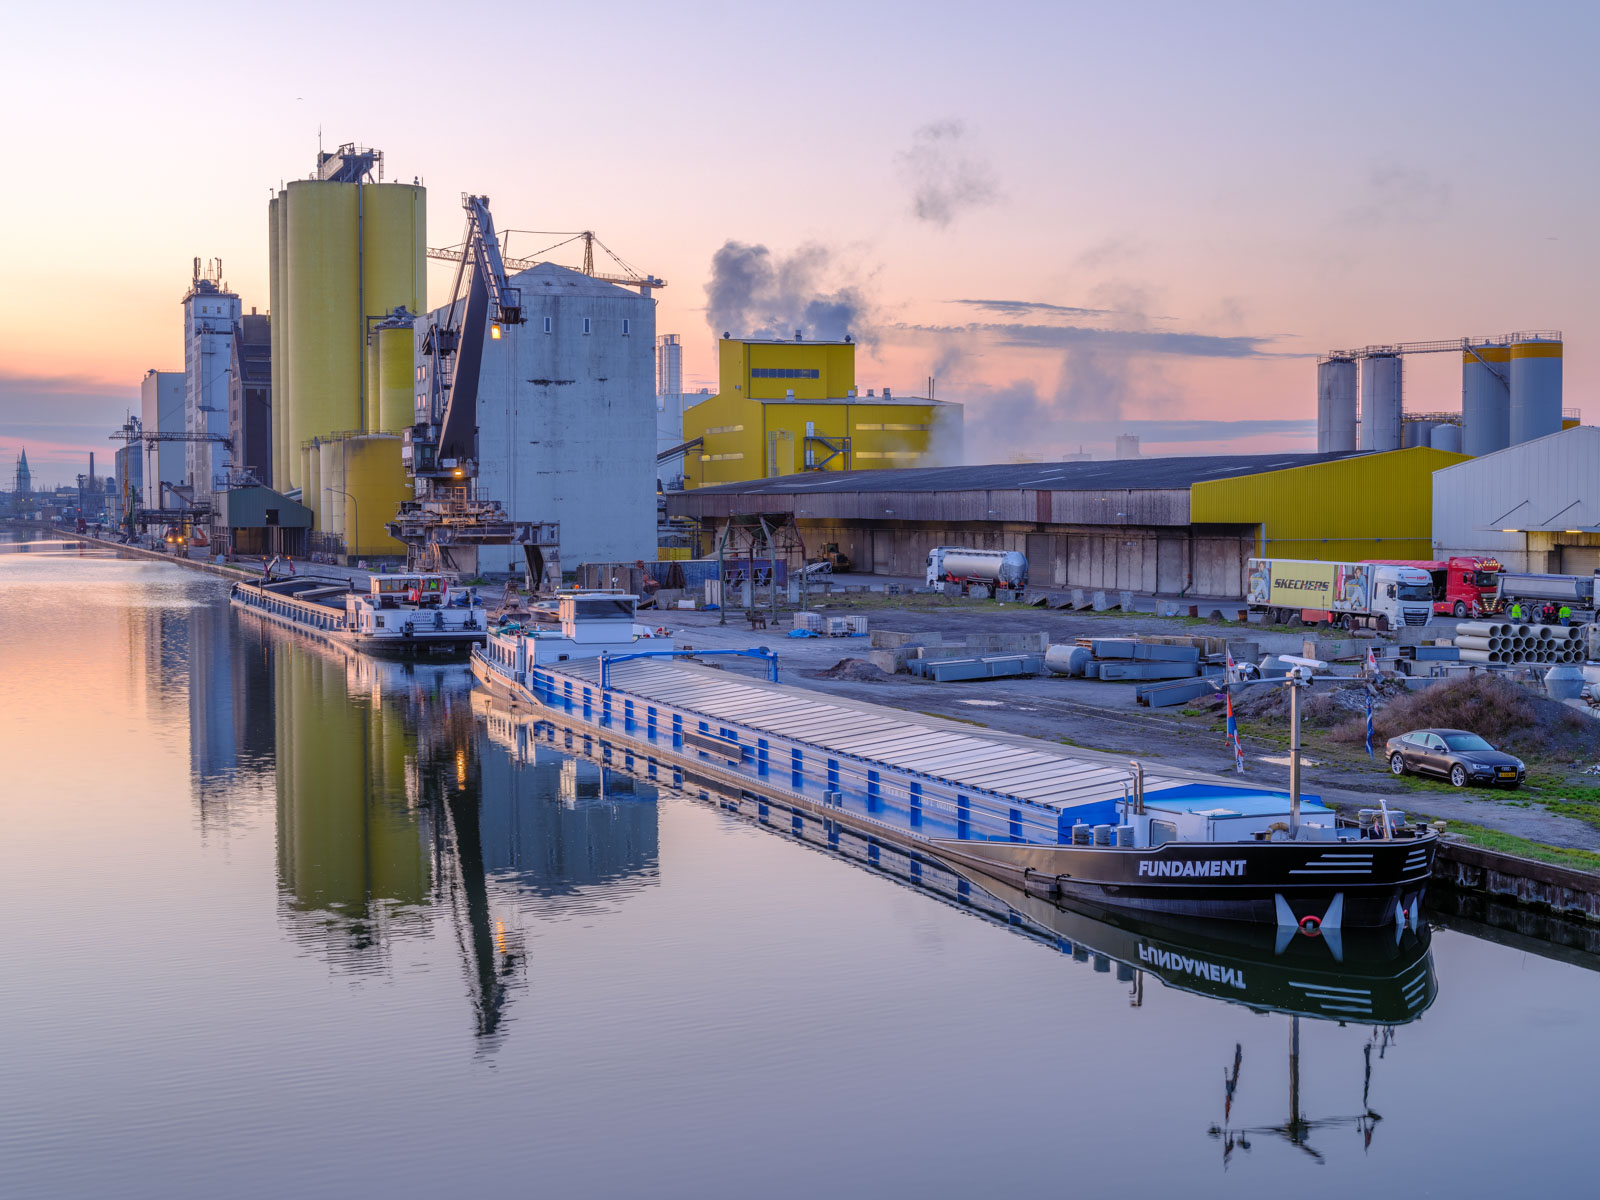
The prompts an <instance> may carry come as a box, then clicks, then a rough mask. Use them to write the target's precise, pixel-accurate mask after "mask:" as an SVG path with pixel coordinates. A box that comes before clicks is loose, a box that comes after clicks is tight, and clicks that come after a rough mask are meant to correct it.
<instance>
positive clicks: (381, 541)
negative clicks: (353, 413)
mask: <svg viewBox="0 0 1600 1200" xmlns="http://www.w3.org/2000/svg"><path fill="white" fill-rule="evenodd" d="M342 466H343V475H344V483H343V485H342V486H343V488H344V490H345V491H346V492H348V493H349V495H350V501H349V502H347V506H346V508H345V510H344V512H343V516H344V529H345V553H346V554H348V555H350V556H352V557H357V556H359V557H363V558H372V557H385V556H399V555H403V554H405V552H406V548H405V544H404V543H403V542H399V541H396V540H395V539H394V538H392V537H390V536H389V531H388V529H387V528H386V526H387V525H388V523H389V522H390V521H392V520H394V516H395V513H397V512H398V511H399V510H400V502H401V501H402V500H410V499H412V490H411V485H410V481H409V480H408V479H407V478H406V472H405V467H404V466H403V465H402V464H401V462H400V438H399V437H398V436H396V435H395V434H392V433H378V434H368V435H366V436H364V437H353V438H346V439H345V441H344V444H343V460H342Z"/></svg>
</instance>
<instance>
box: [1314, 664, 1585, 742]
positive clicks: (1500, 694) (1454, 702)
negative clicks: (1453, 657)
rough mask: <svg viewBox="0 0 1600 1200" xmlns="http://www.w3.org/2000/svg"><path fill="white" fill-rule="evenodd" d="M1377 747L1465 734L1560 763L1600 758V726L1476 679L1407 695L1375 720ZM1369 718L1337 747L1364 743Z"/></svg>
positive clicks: (1347, 726) (1516, 687) (1349, 725)
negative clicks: (1418, 734)
mask: <svg viewBox="0 0 1600 1200" xmlns="http://www.w3.org/2000/svg"><path fill="white" fill-rule="evenodd" d="M1373 725H1374V727H1375V729H1376V734H1377V736H1376V737H1375V738H1374V739H1373V740H1374V741H1375V742H1377V741H1382V740H1384V739H1387V738H1391V737H1394V736H1395V735H1396V734H1399V733H1405V732H1406V731H1407V730H1411V729H1428V728H1434V729H1467V730H1470V731H1472V732H1473V733H1476V734H1478V735H1480V736H1481V737H1484V738H1487V739H1488V740H1489V741H1490V742H1492V743H1494V745H1496V746H1498V747H1499V748H1500V749H1502V750H1504V751H1506V752H1507V753H1509V754H1515V755H1518V756H1519V757H1522V758H1530V759H1541V758H1542V759H1547V760H1549V759H1553V760H1557V761H1560V762H1578V761H1580V760H1581V761H1584V762H1593V761H1594V760H1595V758H1596V757H1600V721H1596V720H1595V719H1594V718H1593V717H1590V716H1586V715H1585V714H1583V713H1580V712H1577V711H1576V710H1574V709H1572V708H1569V707H1567V706H1566V705H1565V704H1561V703H1559V702H1557V701H1555V700H1551V699H1548V698H1547V697H1544V696H1541V695H1539V693H1537V692H1535V691H1533V690H1531V689H1529V688H1526V687H1523V686H1522V685H1521V684H1517V683H1512V682H1511V681H1509V680H1506V679H1500V678H1497V677H1495V676H1491V675H1473V676H1469V677H1467V678H1465V679H1453V680H1450V681H1448V682H1445V683H1436V684H1433V685H1432V686H1430V687H1425V688H1423V689H1422V690H1421V691H1416V692H1405V693H1403V694H1402V695H1400V696H1397V697H1396V698H1395V699H1393V700H1391V701H1390V702H1389V703H1387V704H1385V705H1384V706H1383V707H1382V708H1381V709H1379V710H1377V711H1376V712H1375V713H1374V714H1373ZM1366 728H1367V727H1366V718H1365V716H1361V717H1353V718H1351V719H1350V720H1348V721H1346V722H1344V723H1343V724H1341V725H1339V726H1337V727H1336V728H1335V729H1334V730H1333V731H1332V737H1333V738H1334V740H1336V741H1343V742H1359V741H1362V740H1363V739H1364V738H1365V737H1366Z"/></svg>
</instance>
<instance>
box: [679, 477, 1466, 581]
mask: <svg viewBox="0 0 1600 1200" xmlns="http://www.w3.org/2000/svg"><path fill="white" fill-rule="evenodd" d="M1461 461H1462V457H1461V456H1460V455H1455V454H1449V453H1447V452H1445V451H1440V450H1433V449H1430V448H1427V447H1416V448H1412V449H1407V450H1397V451H1393V452H1390V453H1385V454H1354V453H1342V454H1320V455H1319V454H1280V455H1231V456H1219V457H1192V458H1154V459H1134V460H1126V461H1112V462H1073V463H1022V464H1002V465H995V466H977V467H940V468H929V469H921V470H897V471H856V472H840V473H833V472H829V473H821V472H810V473H800V474H796V475H786V476H781V477H778V478H772V479H759V480H752V481H748V482H745V483H735V484H728V485H725V486H722V487H712V488H700V489H696V490H694V491H689V492H683V493H676V494H673V495H669V496H668V497H667V507H668V511H669V513H670V514H671V515H673V516H679V517H689V518H692V519H694V520H697V521H698V522H699V523H700V526H701V531H702V532H701V538H702V541H703V542H704V543H705V545H706V546H709V545H712V544H714V539H715V537H716V535H717V532H718V531H719V530H720V528H721V527H722V526H723V525H724V524H726V523H727V521H728V520H729V519H730V518H737V517H740V516H749V515H752V514H758V513H759V514H770V515H774V516H776V517H778V518H779V519H788V518H790V517H792V518H793V519H794V521H795V523H796V524H797V526H798V527H799V529H800V531H801V534H802V535H803V537H804V539H805V543H806V546H807V550H808V553H810V554H812V555H815V554H816V553H818V552H819V551H820V550H821V548H822V547H823V546H825V545H828V544H830V543H836V544H837V545H838V548H839V551H840V553H842V554H844V555H845V556H846V557H847V558H848V559H849V562H850V568H851V569H852V570H854V571H859V572H866V573H871V574H876V575H887V576H898V577H910V578H920V577H922V575H923V573H924V569H925V563H926V559H927V554H928V552H929V550H930V549H932V548H933V547H935V546H971V547H975V548H982V549H1003V550H1020V551H1022V552H1023V553H1024V554H1026V555H1027V558H1028V565H1029V584H1030V587H1032V588H1035V589H1039V588H1084V589H1103V590H1105V591H1107V592H1118V591H1134V592H1141V593H1145V594H1158V595H1164V596H1197V597H1208V598H1215V599H1232V598H1238V597H1242V596H1243V595H1244V594H1245V562H1246V560H1247V559H1249V558H1250V557H1252V556H1255V555H1262V554H1267V555H1280V556H1288V555H1298V556H1301V557H1306V558H1319V557H1327V558H1354V559H1360V558H1369V557H1370V558H1409V557H1425V556H1426V555H1427V554H1428V553H1430V552H1431V549H1432V546H1431V538H1432V482H1431V480H1432V474H1433V472H1434V471H1435V470H1436V469H1438V468H1440V467H1442V466H1448V465H1451V464H1454V463H1458V462H1461Z"/></svg>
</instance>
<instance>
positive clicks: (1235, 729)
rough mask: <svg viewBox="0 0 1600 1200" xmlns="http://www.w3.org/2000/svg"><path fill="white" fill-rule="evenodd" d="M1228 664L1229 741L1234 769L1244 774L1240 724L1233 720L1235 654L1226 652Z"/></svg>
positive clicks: (1226, 693)
mask: <svg viewBox="0 0 1600 1200" xmlns="http://www.w3.org/2000/svg"><path fill="white" fill-rule="evenodd" d="M1224 654H1225V655H1226V660H1227V664H1228V681H1227V685H1226V691H1225V693H1224V694H1225V695H1226V697H1227V701H1228V725H1227V739H1228V743H1229V744H1230V745H1231V746H1232V747H1233V769H1234V770H1235V771H1237V772H1239V774H1241V775H1243V774H1244V749H1243V748H1242V747H1241V746H1240V745H1239V723H1238V722H1237V721H1235V720H1234V719H1233V676H1234V671H1233V654H1232V653H1231V652H1228V651H1224Z"/></svg>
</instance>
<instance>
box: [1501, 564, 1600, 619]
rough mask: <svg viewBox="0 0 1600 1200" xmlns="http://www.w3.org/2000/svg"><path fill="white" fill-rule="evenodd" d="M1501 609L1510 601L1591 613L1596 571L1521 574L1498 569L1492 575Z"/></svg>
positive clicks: (1599, 589)
mask: <svg viewBox="0 0 1600 1200" xmlns="http://www.w3.org/2000/svg"><path fill="white" fill-rule="evenodd" d="M1495 582H1496V583H1497V584H1498V595H1499V598H1500V603H1501V611H1502V612H1504V611H1507V610H1509V609H1510V608H1511V606H1512V605H1513V604H1518V603H1520V604H1522V605H1523V606H1524V607H1528V606H1532V607H1535V608H1543V607H1544V606H1545V605H1546V604H1554V605H1555V606H1556V607H1557V608H1559V607H1561V606H1562V605H1566V606H1567V607H1568V608H1570V609H1572V610H1573V611H1574V612H1584V613H1593V612H1594V611H1595V600H1596V595H1597V593H1600V571H1596V572H1595V573H1594V574H1593V575H1523V574H1518V573H1516V572H1514V571H1501V572H1500V573H1499V574H1498V575H1496V576H1495Z"/></svg>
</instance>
